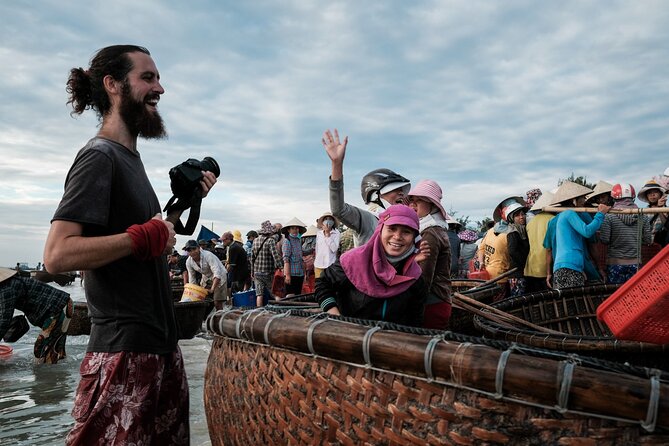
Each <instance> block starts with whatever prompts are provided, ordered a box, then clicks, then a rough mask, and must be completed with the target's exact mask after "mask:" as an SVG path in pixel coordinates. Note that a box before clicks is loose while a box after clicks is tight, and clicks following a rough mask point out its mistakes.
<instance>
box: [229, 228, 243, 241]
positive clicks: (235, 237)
mask: <svg viewBox="0 0 669 446" xmlns="http://www.w3.org/2000/svg"><path fill="white" fill-rule="evenodd" d="M232 239H233V240H234V241H236V242H239V243H244V240H242V232H241V231H240V230H239V229H235V230H234V231H232Z"/></svg>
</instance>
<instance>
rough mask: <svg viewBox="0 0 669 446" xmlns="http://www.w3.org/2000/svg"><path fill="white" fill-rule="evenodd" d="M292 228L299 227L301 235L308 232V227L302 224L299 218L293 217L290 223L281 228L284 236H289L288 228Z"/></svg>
mask: <svg viewBox="0 0 669 446" xmlns="http://www.w3.org/2000/svg"><path fill="white" fill-rule="evenodd" d="M291 226H297V227H298V228H299V231H300V234H304V233H305V232H307V225H305V224H304V223H302V220H300V219H299V218H297V217H293V218H292V219H291V220H290V221H289V222H288V223H286V224H285V225H283V228H281V232H283V233H284V234H288V228H290V227H291Z"/></svg>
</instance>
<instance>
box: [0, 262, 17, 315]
mask: <svg viewBox="0 0 669 446" xmlns="http://www.w3.org/2000/svg"><path fill="white" fill-rule="evenodd" d="M17 272H18V271H16V270H15V269H9V268H0V282H4V281H5V280H7V279H9V278H10V277H12V276H13V275H15V274H16V273H17ZM10 316H11V314H10Z"/></svg>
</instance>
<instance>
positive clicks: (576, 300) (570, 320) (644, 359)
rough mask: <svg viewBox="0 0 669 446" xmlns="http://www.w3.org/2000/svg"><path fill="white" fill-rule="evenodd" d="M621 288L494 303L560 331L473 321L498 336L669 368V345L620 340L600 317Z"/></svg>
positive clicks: (546, 294)
mask: <svg viewBox="0 0 669 446" xmlns="http://www.w3.org/2000/svg"><path fill="white" fill-rule="evenodd" d="M618 288H619V285H593V286H586V287H576V288H568V289H563V290H550V291H542V292H538V293H532V294H526V295H524V296H519V297H515V298H509V299H506V300H503V301H500V302H496V303H494V304H492V306H493V307H494V308H497V309H499V310H502V311H505V312H507V313H510V314H512V315H514V316H517V317H519V318H521V319H524V320H526V321H528V322H531V323H533V324H535V325H537V326H540V327H544V328H548V329H551V330H554V331H557V332H560V334H550V333H542V332H539V331H536V330H532V329H528V328H525V327H522V328H519V327H515V326H512V325H508V324H507V323H504V322H502V321H499V320H492V319H486V318H484V317H481V316H475V317H474V324H475V325H476V326H477V327H478V328H479V330H481V332H482V333H483V334H484V336H486V337H491V338H494V339H502V340H506V341H512V342H519V343H522V344H527V345H531V346H536V347H541V348H546V349H550V350H558V351H562V352H573V353H580V354H585V355H588V356H596V357H600V358H605V359H609V360H612V361H623V362H630V363H632V364H635V365H639V366H646V367H657V368H661V369H663V370H669V354H668V353H669V345H658V344H650V343H645V342H637V341H621V340H617V339H615V338H614V337H613V335H612V333H611V331H610V330H609V328H608V327H607V326H606V324H604V323H603V322H601V321H599V320H597V314H596V312H597V307H598V306H599V305H600V304H601V303H602V302H603V301H604V300H605V299H606V298H608V297H609V296H610V295H611V294H613V292H614V291H615V290H617V289H618Z"/></svg>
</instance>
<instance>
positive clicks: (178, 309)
mask: <svg viewBox="0 0 669 446" xmlns="http://www.w3.org/2000/svg"><path fill="white" fill-rule="evenodd" d="M213 307H214V301H213V300H211V299H205V300H202V301H197V302H174V317H175V319H176V323H177V338H178V339H192V338H193V337H194V336H195V335H196V334H198V333H199V332H200V330H201V329H202V323H203V322H204V320H205V318H206V317H207V315H208V314H209V313H210V312H211V310H212V309H213ZM67 334H68V335H70V336H81V335H90V334H91V318H90V316H89V315H88V304H87V303H86V302H74V312H73V313H72V319H71V320H70V324H69V326H68V327H67Z"/></svg>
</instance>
